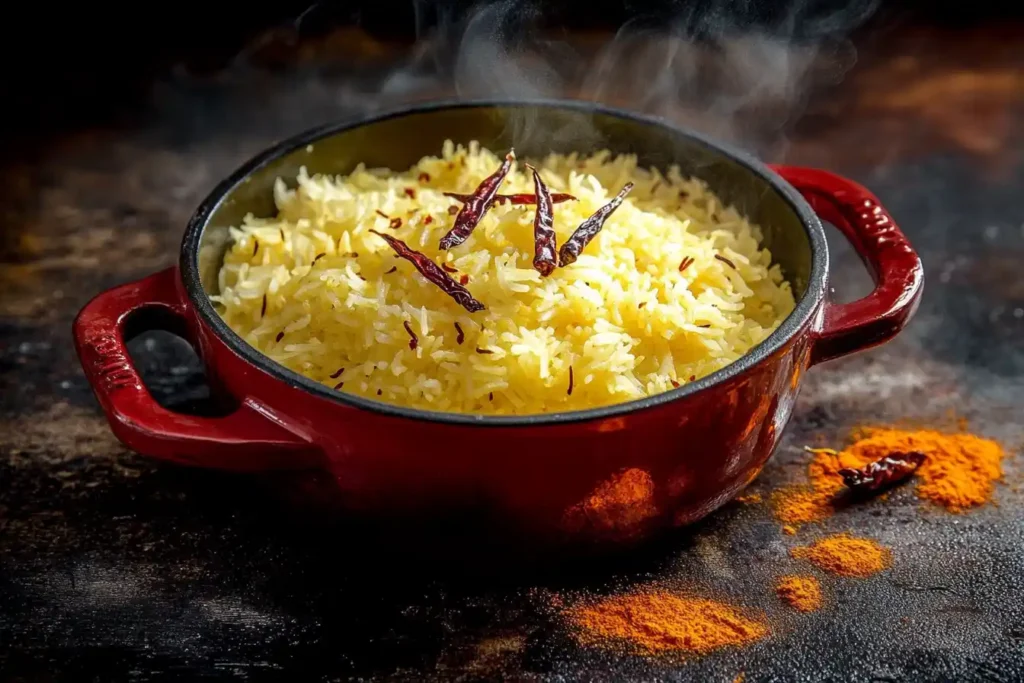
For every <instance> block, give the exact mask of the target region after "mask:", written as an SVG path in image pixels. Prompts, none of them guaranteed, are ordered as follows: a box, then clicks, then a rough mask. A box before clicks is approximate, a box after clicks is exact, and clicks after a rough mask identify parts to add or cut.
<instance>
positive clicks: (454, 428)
mask: <svg viewBox="0 0 1024 683" xmlns="http://www.w3.org/2000/svg"><path fill="white" fill-rule="evenodd" d="M189 320H190V326H192V328H193V330H194V331H195V336H196V338H197V339H199V340H201V341H200V346H201V348H202V351H203V357H204V358H205V359H206V363H207V365H208V369H209V372H210V374H211V375H216V376H217V377H218V378H219V382H220V383H222V384H223V387H224V389H225V390H226V391H227V392H228V393H229V394H231V395H233V396H245V397H249V399H250V400H251V401H253V402H254V403H256V404H259V405H260V406H262V407H263V409H264V412H265V414H266V415H268V416H270V417H272V418H273V420H274V421H275V422H277V423H279V424H281V425H283V426H284V427H286V428H287V429H288V430H289V431H292V432H294V433H295V434H297V435H300V436H301V437H302V438H303V439H304V440H306V441H308V442H309V443H310V444H311V446H312V449H313V450H315V452H316V453H317V456H318V458H319V459H320V464H321V466H322V467H323V468H325V469H326V470H328V471H329V472H330V473H331V474H332V475H333V478H334V481H335V484H336V496H337V502H338V503H340V505H341V506H343V507H344V508H346V509H352V510H358V511H363V512H367V513H370V514H377V513H386V514H393V513H398V514H401V515H418V514H423V513H431V512H437V511H438V510H445V509H450V510H458V511H461V512H464V513H468V514H474V515H483V516H485V517H488V518H494V519H499V520H501V522H502V524H503V525H508V526H511V527H513V528H515V529H516V531H517V532H523V533H528V534H529V535H530V536H535V537H537V536H543V537H549V538H552V539H556V538H557V539H560V540H571V541H590V540H593V541H602V542H607V541H610V542H616V541H635V540H638V539H640V538H642V537H644V536H647V535H649V534H650V533H652V532H654V531H656V530H658V529H664V528H666V527H670V526H676V525H683V524H688V523H691V522H693V521H696V520H698V519H700V518H702V517H705V516H706V515H708V514H709V513H711V512H712V511H714V510H715V509H717V508H718V507H720V506H721V505H723V504H725V503H726V502H728V501H729V500H730V499H732V498H733V496H735V495H736V493H737V492H738V491H740V490H741V489H742V488H743V487H745V486H746V485H747V484H749V483H750V482H751V481H752V480H753V479H754V478H755V477H756V476H757V475H758V473H759V472H760V471H761V469H762V468H763V467H764V465H765V463H766V462H767V461H768V458H769V457H770V456H771V454H772V452H773V451H774V449H775V447H776V445H777V444H778V440H779V437H780V434H781V433H782V430H783V429H784V428H785V426H786V424H787V423H788V421H789V419H790V416H791V414H792V411H793V405H794V402H795V401H796V397H797V392H798V390H799V387H800V380H801V378H802V376H803V373H804V371H805V370H806V369H807V367H808V365H809V362H810V352H811V343H810V340H811V338H812V327H813V326H812V325H810V324H809V325H808V326H807V327H806V328H805V329H803V330H801V331H800V332H799V333H798V334H796V335H794V336H793V337H792V338H791V339H790V340H789V342H788V343H787V344H785V345H784V346H783V347H782V348H780V349H779V350H777V351H776V352H775V353H773V354H772V355H770V356H767V357H765V358H764V359H762V361H761V362H759V363H757V364H755V365H753V366H752V367H751V368H749V369H748V370H747V371H746V372H744V373H743V374H741V375H738V376H736V377H733V378H730V379H728V380H726V381H723V382H720V383H717V384H714V385H712V386H710V387H708V388H705V389H704V390H702V391H699V392H697V393H695V394H691V395H688V396H682V397H680V398H679V399H677V400H675V401H671V402H668V403H664V404H661V405H656V406H653V407H650V408H646V409H641V410H636V411H632V412H629V413H625V414H621V415H617V416H612V417H605V418H600V419H594V420H587V421H579V422H568V423H563V424H546V425H545V424H542V425H536V426H511V427H502V426H475V425H468V424H453V423H444V422H435V421H428V420H415V419H408V418H404V417H397V416H392V415H387V414H382V413H375V412H369V411H366V410H362V409H360V408H356V407H352V406H349V405H346V404H344V403H341V402H338V401H333V400H329V399H325V398H322V397H320V396H317V395H315V394H312V393H310V392H308V391H305V390H304V389H302V388H300V387H295V386H292V385H290V384H289V383H287V382H284V381H282V380H281V379H279V378H277V377H275V376H273V375H271V374H269V373H267V372H265V371H264V370H262V369H260V368H258V367H254V366H253V365H251V364H250V363H248V362H247V361H246V360H245V359H243V358H241V357H240V356H238V355H237V354H236V353H235V352H234V351H233V350H232V349H231V348H229V346H228V345H227V344H225V343H224V341H223V339H222V338H221V337H220V336H219V335H217V334H216V332H215V331H214V330H212V329H210V328H209V327H207V326H205V325H204V322H203V321H202V319H201V318H200V317H198V316H196V315H194V314H192V315H190V317H189Z"/></svg>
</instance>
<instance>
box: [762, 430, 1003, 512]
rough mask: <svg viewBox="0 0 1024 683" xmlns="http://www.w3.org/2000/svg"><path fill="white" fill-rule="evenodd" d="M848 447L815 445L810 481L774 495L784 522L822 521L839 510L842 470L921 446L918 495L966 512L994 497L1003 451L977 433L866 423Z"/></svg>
mask: <svg viewBox="0 0 1024 683" xmlns="http://www.w3.org/2000/svg"><path fill="white" fill-rule="evenodd" d="M857 437H858V439H857V441H855V442H854V443H853V444H852V445H850V446H849V447H847V448H846V449H845V450H843V451H840V452H836V451H832V450H829V449H824V448H823V449H813V450H812V451H811V452H812V453H814V457H813V459H812V460H811V462H810V464H809V465H808V466H807V475H808V478H809V479H810V486H804V487H790V488H787V489H783V490H781V491H778V492H777V493H775V494H774V495H773V496H772V503H773V507H774V509H775V515H776V517H778V519H779V521H780V522H782V523H783V524H787V525H790V526H794V527H795V526H798V525H800V524H808V523H810V522H820V521H821V520H823V519H825V518H827V517H829V516H831V515H832V514H833V513H834V512H835V508H834V507H833V499H834V497H835V495H836V494H837V493H839V492H840V491H842V490H843V488H844V485H843V478H842V477H841V476H840V475H839V470H840V469H843V468H846V467H849V468H854V469H859V468H861V467H864V466H865V465H867V464H869V463H871V462H874V461H876V460H879V459H881V458H884V457H885V456H887V455H891V454H894V453H906V452H908V451H919V452H921V453H924V455H925V458H926V459H925V461H924V463H923V464H922V465H921V466H920V467H919V468H918V469H917V471H916V472H915V473H914V477H915V478H916V479H917V482H918V484H917V495H918V497H920V498H922V499H924V500H927V501H930V502H932V503H935V504H937V505H941V506H943V507H945V508H946V509H947V510H949V511H950V512H963V511H964V510H967V509H969V508H972V507H976V506H979V505H984V504H985V503H987V502H989V501H991V499H992V492H993V489H994V485H995V482H996V481H997V480H999V479H1000V478H1001V477H1002V474H1003V472H1002V460H1003V457H1004V456H1005V452H1004V450H1003V448H1002V446H1000V445H999V444H998V443H996V442H995V441H991V440H989V439H983V438H981V437H978V436H975V435H973V434H966V433H960V434H943V433H942V432H937V431H932V430H926V429H922V430H909V431H908V430H901V429H889V428H863V429H861V430H859V432H858V434H857Z"/></svg>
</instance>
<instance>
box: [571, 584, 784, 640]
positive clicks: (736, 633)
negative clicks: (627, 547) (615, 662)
mask: <svg viewBox="0 0 1024 683" xmlns="http://www.w3.org/2000/svg"><path fill="white" fill-rule="evenodd" d="M566 618H567V619H568V621H569V623H570V624H572V626H573V627H574V634H575V637H576V639H577V641H578V642H579V643H580V644H581V645H597V646H605V647H621V648H623V649H625V650H628V651H632V652H636V653H640V654H664V653H669V652H693V653H697V654H703V653H706V652H710V651H712V650H716V649H719V648H722V647H728V646H736V645H743V644H746V643H750V642H753V641H755V640H759V639H760V638H763V637H764V636H766V635H768V627H767V626H766V625H765V624H763V623H761V622H759V621H754V620H752V619H749V618H747V617H745V616H743V615H742V614H741V613H740V612H739V611H738V610H737V609H736V608H734V607H731V606H729V605H724V604H722V603H718V602H714V601H712V600H704V599H699V598H686V597H681V596H678V595H674V594H672V593H669V592H667V591H652V592H642V593H632V594H628V595H620V596H613V597H609V598H605V599H603V600H600V601H598V602H596V603H593V604H589V605H583V606H580V607H576V608H573V609H571V610H569V611H567V612H566Z"/></svg>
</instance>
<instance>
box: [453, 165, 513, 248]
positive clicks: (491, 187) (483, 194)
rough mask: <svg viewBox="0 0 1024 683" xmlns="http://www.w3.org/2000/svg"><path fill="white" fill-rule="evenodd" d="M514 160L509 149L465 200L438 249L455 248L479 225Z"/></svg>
mask: <svg viewBox="0 0 1024 683" xmlns="http://www.w3.org/2000/svg"><path fill="white" fill-rule="evenodd" d="M515 158H516V153H515V150H512V149H510V150H509V151H508V154H506V155H505V160H504V161H503V162H502V163H501V166H500V167H499V168H498V170H497V171H495V172H494V173H492V174H491V175H489V176H487V177H486V178H484V179H483V182H481V183H480V184H479V185H478V186H477V188H476V190H474V192H473V194H472V195H470V197H469V198H468V199H466V202H465V203H464V204H463V205H462V209H460V210H459V212H458V214H457V215H456V216H455V225H453V226H452V229H451V230H449V231H448V233H447V234H446V235H445V236H444V237H442V238H441V242H440V243H439V248H440V249H443V250H448V249H451V248H453V247H457V246H459V245H460V244H462V243H463V242H465V241H466V240H467V239H468V238H469V236H470V235H471V234H472V232H473V230H474V229H475V228H476V226H477V225H478V224H479V223H480V219H482V218H483V217H484V214H485V213H487V210H488V209H490V208H491V205H492V204H494V196H495V195H496V194H498V188H499V187H500V186H501V183H502V181H504V180H505V176H507V175H508V172H509V171H510V170H512V162H513V161H515Z"/></svg>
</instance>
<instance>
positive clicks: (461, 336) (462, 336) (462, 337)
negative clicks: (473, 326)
mask: <svg viewBox="0 0 1024 683" xmlns="http://www.w3.org/2000/svg"><path fill="white" fill-rule="evenodd" d="M464 341H466V333H465V332H463V331H462V325H460V324H458V323H455V343H456V344H459V345H460V346H461V345H462V342H464Z"/></svg>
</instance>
